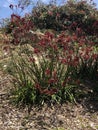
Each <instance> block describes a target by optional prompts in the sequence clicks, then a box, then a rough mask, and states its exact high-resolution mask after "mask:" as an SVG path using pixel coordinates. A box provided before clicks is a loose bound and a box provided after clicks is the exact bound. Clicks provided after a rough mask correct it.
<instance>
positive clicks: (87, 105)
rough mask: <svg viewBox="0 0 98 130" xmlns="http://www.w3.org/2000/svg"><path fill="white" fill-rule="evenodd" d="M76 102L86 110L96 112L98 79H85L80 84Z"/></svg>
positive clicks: (97, 107)
mask: <svg viewBox="0 0 98 130" xmlns="http://www.w3.org/2000/svg"><path fill="white" fill-rule="evenodd" d="M77 93H78V92H77ZM77 103H79V104H81V105H82V106H83V108H84V109H85V111H87V112H90V113H95V112H98V81H96V82H95V81H87V80H86V81H85V82H84V83H83V84H81V85H80V87H79V95H78V100H77Z"/></svg>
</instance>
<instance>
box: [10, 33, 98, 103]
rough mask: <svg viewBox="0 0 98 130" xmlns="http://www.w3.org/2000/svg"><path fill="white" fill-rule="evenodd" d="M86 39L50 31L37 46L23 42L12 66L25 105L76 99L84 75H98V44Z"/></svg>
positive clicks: (18, 95)
mask: <svg viewBox="0 0 98 130" xmlns="http://www.w3.org/2000/svg"><path fill="white" fill-rule="evenodd" d="M78 40H79V41H78ZM83 40H84V43H82V45H81V41H82V42H83ZM85 40H86V37H83V38H81V39H78V38H77V37H76V36H75V35H72V36H69V35H67V34H66V33H65V32H63V33H62V34H60V35H58V36H55V35H54V34H53V33H50V32H46V33H45V34H44V35H43V37H42V38H41V39H40V41H39V42H38V43H37V46H36V47H34V48H32V47H31V48H32V49H30V47H28V45H27V44H25V45H22V46H20V50H19V51H18V53H17V55H16V56H15V57H14V54H13V55H12V58H13V59H12V62H11V65H12V66H11V68H9V72H10V74H11V75H12V76H13V78H14V80H13V81H14V85H15V86H16V87H15V93H14V94H15V95H16V96H15V98H16V101H17V102H18V103H22V104H25V105H28V104H35V103H41V104H43V103H44V102H47V101H48V102H50V103H55V102H57V103H61V102H64V101H66V100H69V101H74V100H75V97H74V96H75V91H76V89H77V87H78V86H79V84H80V81H81V79H85V78H87V79H88V80H89V79H92V80H93V79H95V80H97V79H98V77H97V74H98V60H97V59H98V54H97V51H96V49H95V48H96V47H93V46H91V45H90V44H87V43H85V42H86V41H85Z"/></svg>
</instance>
